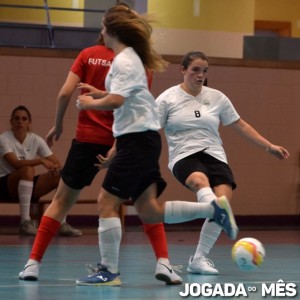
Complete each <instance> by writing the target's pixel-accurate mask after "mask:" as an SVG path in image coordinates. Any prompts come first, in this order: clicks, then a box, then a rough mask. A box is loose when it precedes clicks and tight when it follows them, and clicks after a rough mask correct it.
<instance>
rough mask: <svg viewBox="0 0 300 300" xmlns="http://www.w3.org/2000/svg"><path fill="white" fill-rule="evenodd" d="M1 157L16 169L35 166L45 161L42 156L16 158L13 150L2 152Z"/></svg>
mask: <svg viewBox="0 0 300 300" xmlns="http://www.w3.org/2000/svg"><path fill="white" fill-rule="evenodd" d="M3 158H4V159H5V160H6V161H7V162H8V163H9V164H10V165H11V166H12V167H13V168H14V169H16V170H18V169H20V168H22V167H26V166H31V167H35V166H38V165H42V164H43V162H44V161H45V159H44V158H35V159H18V157H17V156H16V154H15V153H14V152H8V153H6V154H4V155H3Z"/></svg>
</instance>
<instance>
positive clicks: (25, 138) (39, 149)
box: [0, 106, 74, 235]
mask: <svg viewBox="0 0 300 300" xmlns="http://www.w3.org/2000/svg"><path fill="white" fill-rule="evenodd" d="M31 122H32V120H31V114H30V112H29V110H28V109H27V108H26V107H25V106H18V107H16V108H15V109H14V110H13V111H12V114H11V119H10V124H11V130H7V131H5V132H4V133H2V134H1V135H0V202H1V199H5V200H7V199H11V201H12V202H13V201H14V200H15V199H18V200H19V204H20V217H21V224H20V233H21V234H25V235H35V234H36V232H37V229H36V225H35V223H34V221H33V220H31V217H30V204H31V202H37V201H38V200H39V199H40V197H42V196H44V195H46V194H48V193H49V192H51V191H52V190H54V189H55V188H56V187H57V185H58V181H59V178H60V174H59V173H60V167H61V166H60V162H59V161H58V159H57V158H56V156H55V155H54V154H53V153H52V151H51V150H50V148H49V147H48V145H47V144H46V142H45V141H44V140H43V139H42V138H41V137H40V136H38V135H37V134H35V133H33V132H31V131H30V126H31ZM39 165H41V166H43V167H44V168H46V169H47V172H45V173H42V174H38V175H36V171H35V167H36V166H39ZM64 224H66V225H65V226H64V227H68V228H72V227H71V226H70V225H69V224H67V223H65V222H64ZM72 229H74V228H72ZM60 234H64V235H66V234H65V232H60Z"/></svg>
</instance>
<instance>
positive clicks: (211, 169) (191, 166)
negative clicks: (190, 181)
mask: <svg viewBox="0 0 300 300" xmlns="http://www.w3.org/2000/svg"><path fill="white" fill-rule="evenodd" d="M193 172H202V173H204V174H205V175H206V176H207V177H208V179H209V183H210V186H211V187H212V188H213V187H215V186H218V185H220V184H228V185H231V186H232V189H233V190H234V189H235V188H236V183H235V180H234V177H233V173H232V171H231V169H230V167H229V166H228V164H226V163H224V162H222V161H220V160H218V159H216V158H214V157H213V156H211V155H209V154H207V153H205V152H204V151H200V152H197V153H194V154H192V155H190V156H188V157H185V158H183V159H181V160H180V161H178V162H177V163H176V164H175V165H174V167H173V174H174V176H175V177H176V179H177V180H178V181H180V182H181V183H182V184H183V185H185V181H186V179H187V178H188V177H189V176H190V175H191V174H192V173H193Z"/></svg>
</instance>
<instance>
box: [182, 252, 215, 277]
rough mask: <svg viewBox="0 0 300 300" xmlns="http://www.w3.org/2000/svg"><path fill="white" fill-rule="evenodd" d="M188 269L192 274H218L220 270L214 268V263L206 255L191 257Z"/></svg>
mask: <svg viewBox="0 0 300 300" xmlns="http://www.w3.org/2000/svg"><path fill="white" fill-rule="evenodd" d="M187 271H188V272H189V273H192V274H202V275H218V274H219V271H218V270H217V269H215V268H214V263H213V262H212V261H211V260H210V259H208V258H206V257H205V256H198V257H193V256H191V257H190V260H189V265H188V268H187Z"/></svg>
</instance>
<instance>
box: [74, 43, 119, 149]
mask: <svg viewBox="0 0 300 300" xmlns="http://www.w3.org/2000/svg"><path fill="white" fill-rule="evenodd" d="M113 58H114V53H113V51H112V50H110V49H108V48H106V47H105V46H102V45H97V46H93V47H89V48H86V49H84V50H82V51H81V52H80V53H79V55H78V56H77V58H76V60H75V62H74V64H73V66H72V67H71V71H72V72H73V73H75V74H76V75H77V76H78V77H79V78H80V80H81V82H84V83H88V84H90V85H92V86H94V87H96V88H98V89H99V90H105V87H104V83H105V77H106V74H107V72H108V71H109V68H110V66H111V62H112V60H113ZM82 93H84V91H82ZM112 124H113V112H112V111H98V110H81V111H80V112H79V115H78V122H77V128H76V136H75V138H76V140H77V141H79V142H84V143H94V144H103V145H109V146H111V145H112V144H113V142H114V137H113V135H112Z"/></svg>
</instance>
